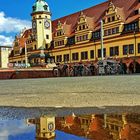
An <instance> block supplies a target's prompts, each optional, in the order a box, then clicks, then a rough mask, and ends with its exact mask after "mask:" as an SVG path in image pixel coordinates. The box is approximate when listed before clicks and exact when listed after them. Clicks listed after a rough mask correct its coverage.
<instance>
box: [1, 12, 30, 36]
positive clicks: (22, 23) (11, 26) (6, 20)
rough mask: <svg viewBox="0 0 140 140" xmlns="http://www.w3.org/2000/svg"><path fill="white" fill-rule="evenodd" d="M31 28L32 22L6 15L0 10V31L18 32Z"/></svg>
mask: <svg viewBox="0 0 140 140" xmlns="http://www.w3.org/2000/svg"><path fill="white" fill-rule="evenodd" d="M25 27H26V28H27V29H28V28H31V22H30V21H28V20H21V19H17V18H12V17H6V15H5V13H4V12H0V32H6V33H11V32H12V33H13V32H14V33H17V32H20V31H21V30H22V29H24V28H25Z"/></svg>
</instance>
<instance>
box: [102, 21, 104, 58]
mask: <svg viewBox="0 0 140 140" xmlns="http://www.w3.org/2000/svg"><path fill="white" fill-rule="evenodd" d="M103 35H104V30H103V20H101V60H103V58H104V40H103Z"/></svg>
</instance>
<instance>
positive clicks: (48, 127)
mask: <svg viewBox="0 0 140 140" xmlns="http://www.w3.org/2000/svg"><path fill="white" fill-rule="evenodd" d="M28 124H35V125H36V140H54V138H55V117H49V116H42V117H40V118H37V119H28Z"/></svg>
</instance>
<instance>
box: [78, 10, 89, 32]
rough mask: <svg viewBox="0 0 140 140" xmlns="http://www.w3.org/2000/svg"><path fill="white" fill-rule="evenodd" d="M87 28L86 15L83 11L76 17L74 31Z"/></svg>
mask: <svg viewBox="0 0 140 140" xmlns="http://www.w3.org/2000/svg"><path fill="white" fill-rule="evenodd" d="M87 28H88V25H87V20H86V16H85V15H84V13H83V12H81V13H80V16H79V18H78V22H77V28H76V31H80V30H84V29H87Z"/></svg>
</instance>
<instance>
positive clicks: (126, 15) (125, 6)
mask: <svg viewBox="0 0 140 140" xmlns="http://www.w3.org/2000/svg"><path fill="white" fill-rule="evenodd" d="M109 2H110V0H109V1H106V2H104V3H101V4H99V5H96V6H93V7H91V8H88V9H85V10H83V11H82V12H83V14H84V15H85V16H86V18H87V19H90V21H87V22H89V23H91V22H93V25H94V26H93V27H92V29H93V30H97V29H99V28H100V20H101V18H103V17H104V16H105V11H106V10H107V9H108V5H109ZM112 2H113V4H114V6H115V7H116V8H117V14H118V15H120V16H121V18H122V21H124V22H126V23H129V22H131V21H133V20H135V19H136V16H134V11H135V9H136V8H138V7H140V4H139V2H138V0H112ZM79 16H80V12H77V13H74V14H71V15H68V16H65V17H62V18H59V19H56V20H54V21H53V22H52V27H53V34H55V32H56V28H57V23H58V21H60V22H61V23H62V24H65V26H66V25H69V32H67V34H66V35H67V36H71V34H73V33H74V32H75V28H76V25H77V21H78V18H79Z"/></svg>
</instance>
